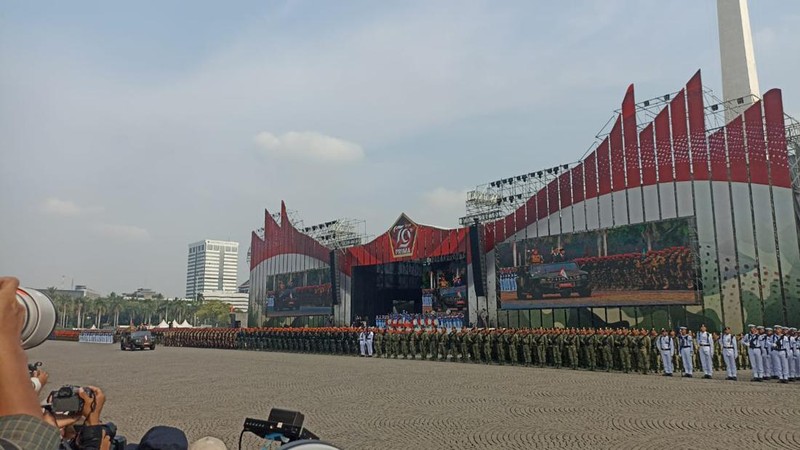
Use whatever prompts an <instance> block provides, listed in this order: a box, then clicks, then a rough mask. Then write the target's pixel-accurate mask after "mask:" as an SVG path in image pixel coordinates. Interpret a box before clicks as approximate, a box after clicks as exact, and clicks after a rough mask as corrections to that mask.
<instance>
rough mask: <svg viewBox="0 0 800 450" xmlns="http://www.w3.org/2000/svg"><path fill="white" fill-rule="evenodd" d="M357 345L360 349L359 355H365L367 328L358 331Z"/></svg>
mask: <svg viewBox="0 0 800 450" xmlns="http://www.w3.org/2000/svg"><path fill="white" fill-rule="evenodd" d="M358 346H359V348H360V349H361V356H366V355H367V330H361V332H360V333H358Z"/></svg>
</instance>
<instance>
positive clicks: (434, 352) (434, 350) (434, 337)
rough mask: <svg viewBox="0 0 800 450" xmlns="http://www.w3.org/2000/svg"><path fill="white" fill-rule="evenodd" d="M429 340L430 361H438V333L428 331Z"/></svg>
mask: <svg viewBox="0 0 800 450" xmlns="http://www.w3.org/2000/svg"><path fill="white" fill-rule="evenodd" d="M430 334H431V339H430V343H431V346H430V354H431V361H436V360H438V359H439V331H438V330H437V329H436V328H434V329H433V330H431V331H430Z"/></svg>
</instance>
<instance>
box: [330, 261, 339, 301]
mask: <svg viewBox="0 0 800 450" xmlns="http://www.w3.org/2000/svg"><path fill="white" fill-rule="evenodd" d="M330 268H331V304H334V305H338V304H339V283H338V281H339V271H338V270H336V250H331V253H330Z"/></svg>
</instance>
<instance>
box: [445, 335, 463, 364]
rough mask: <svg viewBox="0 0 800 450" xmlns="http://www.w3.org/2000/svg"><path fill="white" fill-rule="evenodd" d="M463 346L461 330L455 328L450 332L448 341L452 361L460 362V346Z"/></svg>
mask: <svg viewBox="0 0 800 450" xmlns="http://www.w3.org/2000/svg"><path fill="white" fill-rule="evenodd" d="M460 346H461V332H460V331H459V332H456V330H455V328H453V330H452V331H451V333H450V341H449V342H448V353H449V354H450V357H451V358H452V359H451V360H450V362H458V348H459V347H460Z"/></svg>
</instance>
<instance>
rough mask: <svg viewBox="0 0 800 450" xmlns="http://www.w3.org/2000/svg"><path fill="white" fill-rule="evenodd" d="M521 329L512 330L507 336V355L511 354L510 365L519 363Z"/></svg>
mask: <svg viewBox="0 0 800 450" xmlns="http://www.w3.org/2000/svg"><path fill="white" fill-rule="evenodd" d="M521 333H522V330H512V331H511V335H510V336H509V337H508V355H509V356H511V365H512V366H516V365H519V346H520V344H521V342H520V337H521V336H522V335H521Z"/></svg>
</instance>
